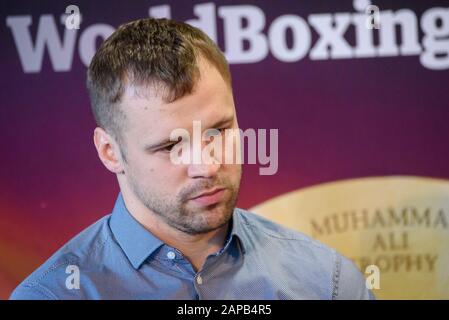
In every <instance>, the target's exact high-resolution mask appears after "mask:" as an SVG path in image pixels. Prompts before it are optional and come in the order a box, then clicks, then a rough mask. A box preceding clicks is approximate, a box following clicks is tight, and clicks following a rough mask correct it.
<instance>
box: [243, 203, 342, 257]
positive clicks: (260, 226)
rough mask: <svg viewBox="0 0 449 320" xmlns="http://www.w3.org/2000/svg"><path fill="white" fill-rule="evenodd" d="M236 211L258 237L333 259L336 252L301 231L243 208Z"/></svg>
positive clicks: (244, 223)
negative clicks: (319, 253) (305, 249)
mask: <svg viewBox="0 0 449 320" xmlns="http://www.w3.org/2000/svg"><path fill="white" fill-rule="evenodd" d="M236 209H237V213H238V214H240V217H241V219H240V221H241V222H242V224H243V225H245V226H246V227H247V228H248V229H249V230H251V231H250V232H251V233H253V234H255V235H257V236H262V237H263V238H271V239H272V240H273V241H278V242H282V243H283V245H287V246H289V245H291V246H293V247H294V248H297V249H304V248H312V249H313V250H317V251H319V252H321V253H323V254H325V255H327V256H329V257H332V255H334V254H335V252H336V251H335V250H334V249H332V248H330V247H328V246H327V245H325V244H323V243H321V242H319V241H317V240H315V239H313V238H311V237H309V236H307V235H306V234H304V233H302V232H300V231H297V230H294V229H291V228H289V227H286V226H283V225H281V224H279V223H277V222H274V221H272V220H269V219H267V218H265V217H263V216H261V215H258V214H256V213H253V212H251V211H248V210H244V209H241V208H236Z"/></svg>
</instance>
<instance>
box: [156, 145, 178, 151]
mask: <svg viewBox="0 0 449 320" xmlns="http://www.w3.org/2000/svg"><path fill="white" fill-rule="evenodd" d="M175 145H176V143H172V144H169V145H167V146H165V147H163V148H161V149H159V151H163V152H171V151H172V149H173V147H174V146H175Z"/></svg>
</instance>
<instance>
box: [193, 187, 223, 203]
mask: <svg viewBox="0 0 449 320" xmlns="http://www.w3.org/2000/svg"><path fill="white" fill-rule="evenodd" d="M225 191H226V188H222V187H220V188H214V189H212V190H209V191H205V192H202V193H201V194H199V195H197V196H195V197H193V198H191V199H190V200H191V201H193V202H195V203H196V204H198V205H201V206H209V205H212V204H214V203H217V202H220V201H221V200H223V197H224V194H225Z"/></svg>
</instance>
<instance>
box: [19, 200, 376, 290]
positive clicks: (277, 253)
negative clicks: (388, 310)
mask: <svg viewBox="0 0 449 320" xmlns="http://www.w3.org/2000/svg"><path fill="white" fill-rule="evenodd" d="M78 284H79V285H78ZM371 298H373V296H372V294H371V292H370V291H369V290H367V288H366V285H365V279H364V277H363V276H362V274H361V273H360V272H359V271H358V269H357V268H356V267H355V266H354V264H353V263H352V262H351V261H349V260H348V259H346V258H345V257H343V256H341V255H340V254H338V253H337V252H336V251H335V250H333V249H330V248H328V247H327V246H325V245H323V244H320V243H318V242H317V241H315V240H312V239H310V238H309V237H307V236H305V235H303V234H301V233H299V232H297V231H293V230H290V229H288V228H285V227H283V226H280V225H278V224H276V223H273V222H271V221H269V220H266V219H264V218H262V217H260V216H258V215H255V214H253V213H250V212H247V211H245V210H242V209H239V208H235V209H234V213H233V217H232V220H231V225H230V229H229V233H228V237H227V240H226V241H225V244H224V246H223V248H222V249H221V250H220V251H218V252H216V253H215V254H212V255H209V256H208V257H207V259H206V261H205V263H204V265H203V268H202V269H201V270H199V271H198V272H195V270H194V269H193V267H192V265H191V264H190V262H189V261H188V260H187V259H186V258H184V256H183V254H182V253H181V252H180V251H178V250H177V249H176V248H173V247H170V246H168V245H166V244H164V243H163V242H162V241H161V240H159V239H158V238H156V237H155V236H154V235H152V234H151V233H150V232H149V231H148V230H146V229H145V228H144V227H143V226H142V225H141V224H140V223H139V222H137V220H135V219H134V218H133V216H132V215H131V214H130V213H129V212H128V210H127V209H126V207H125V203H124V201H123V198H122V195H121V194H119V196H118V199H117V201H116V203H115V206H114V209H113V212H112V214H110V215H108V216H105V217H103V218H102V219H100V220H99V221H97V222H96V223H94V224H93V225H91V226H90V227H88V228H87V229H86V230H84V231H83V232H81V233H80V234H79V235H77V236H76V237H75V238H73V239H72V240H70V241H69V242H68V243H67V244H65V245H64V246H63V247H62V248H61V249H59V250H58V251H57V252H56V253H55V254H54V255H53V256H52V257H51V258H49V259H48V260H47V261H46V262H45V263H44V264H43V265H42V266H41V267H39V268H38V269H37V270H36V271H35V272H33V273H32V274H31V275H30V276H29V277H28V278H27V279H25V280H24V281H23V282H22V283H21V284H20V285H19V286H18V287H17V288H16V289H15V290H14V292H13V293H12V295H11V299H371Z"/></svg>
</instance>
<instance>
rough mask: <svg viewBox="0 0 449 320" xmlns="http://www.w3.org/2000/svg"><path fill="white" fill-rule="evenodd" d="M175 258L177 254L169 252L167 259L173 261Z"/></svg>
mask: <svg viewBox="0 0 449 320" xmlns="http://www.w3.org/2000/svg"><path fill="white" fill-rule="evenodd" d="M175 257H176V253H174V252H173V251H169V252H167V258H169V259H171V260H173V259H174V258H175Z"/></svg>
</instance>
